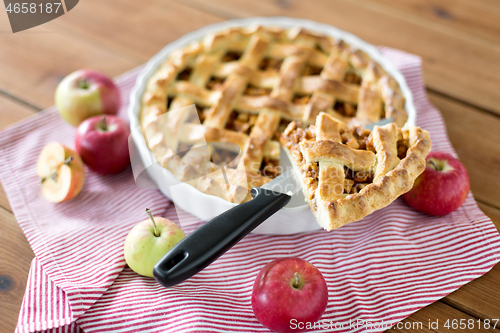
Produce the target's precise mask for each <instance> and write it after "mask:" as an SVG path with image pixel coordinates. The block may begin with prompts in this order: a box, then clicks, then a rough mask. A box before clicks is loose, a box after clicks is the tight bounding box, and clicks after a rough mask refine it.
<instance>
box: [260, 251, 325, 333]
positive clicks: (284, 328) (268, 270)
mask: <svg viewBox="0 0 500 333" xmlns="http://www.w3.org/2000/svg"><path fill="white" fill-rule="evenodd" d="M327 303H328V289H327V287H326V282H325V279H324V277H323V275H322V274H321V272H320V271H319V270H318V269H317V268H316V267H314V266H313V265H312V264H311V263H309V262H307V261H305V260H303V259H300V258H281V259H276V260H274V261H272V262H270V263H269V264H267V265H266V266H264V268H262V270H261V271H260V272H259V274H258V275H257V278H256V279H255V283H254V285H253V291H252V308H253V312H254V314H255V317H257V319H258V320H259V321H260V323H261V324H262V325H264V326H266V327H267V328H269V329H270V330H271V331H275V332H280V333H281V332H303V331H304V330H305V329H306V325H307V323H309V324H311V323H314V322H316V321H318V320H319V318H320V317H321V316H322V315H323V312H325V309H326V305H327Z"/></svg>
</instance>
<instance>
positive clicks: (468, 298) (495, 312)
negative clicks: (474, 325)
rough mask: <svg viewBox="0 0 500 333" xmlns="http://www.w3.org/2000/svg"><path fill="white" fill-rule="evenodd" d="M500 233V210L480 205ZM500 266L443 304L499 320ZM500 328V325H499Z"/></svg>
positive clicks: (478, 315) (472, 282) (454, 294)
mask: <svg viewBox="0 0 500 333" xmlns="http://www.w3.org/2000/svg"><path fill="white" fill-rule="evenodd" d="M479 208H481V210H482V211H483V212H484V213H485V214H486V215H488V216H489V217H490V218H491V220H492V221H493V223H494V224H495V226H496V227H497V230H499V231H500V209H497V208H494V207H491V206H488V205H485V204H479ZM498 300H500V265H496V266H495V267H493V269H492V270H491V271H489V272H488V273H486V274H485V275H483V276H482V277H481V278H479V279H476V280H474V281H471V282H470V283H468V284H466V285H465V286H463V287H462V288H460V289H458V290H457V291H455V292H453V293H451V294H449V295H448V296H446V297H445V298H443V300H442V301H443V302H444V303H446V304H448V305H451V306H453V307H455V308H457V309H460V310H461V311H463V312H465V313H467V314H469V315H471V316H474V317H476V318H480V319H493V318H497V319H499V316H500V302H498ZM499 326H500V323H499Z"/></svg>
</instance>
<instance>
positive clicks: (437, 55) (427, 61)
mask: <svg viewBox="0 0 500 333" xmlns="http://www.w3.org/2000/svg"><path fill="white" fill-rule="evenodd" d="M436 1H437V0H436ZM183 3H189V4H191V5H193V6H195V7H197V8H202V9H203V10H206V11H208V12H210V13H213V14H217V15H220V16H223V17H226V18H235V17H245V16H275V15H283V16H290V17H300V18H307V19H311V20H314V21H318V22H321V23H327V24H331V25H334V26H336V27H338V28H340V29H343V30H347V31H349V32H352V33H354V34H356V35H358V36H359V37H361V38H362V39H364V40H366V41H368V42H370V43H372V44H375V45H385V46H390V47H394V48H398V49H401V50H404V51H407V52H410V53H414V54H418V55H420V56H421V57H422V58H423V68H424V73H425V80H426V84H427V86H428V87H430V88H432V89H433V90H436V91H439V92H441V93H444V94H447V95H450V96H453V97H455V98H457V99H460V100H464V101H467V102H469V103H471V104H475V105H478V106H480V107H483V108H486V109H488V110H491V111H492V112H495V113H497V114H500V94H498V93H497V92H498V91H499V90H500V61H498V59H500V45H499V44H497V43H494V42H491V41H490V40H487V39H484V38H482V37H481V35H480V34H471V33H470V32H463V31H460V30H458V29H453V27H450V26H448V25H447V24H446V23H442V22H441V20H439V21H437V22H436V21H435V20H434V19H431V18H428V17H425V16H422V15H419V14H418V12H417V13H416V12H415V10H413V9H412V8H411V7H409V8H407V10H401V9H399V8H397V7H396V6H391V5H388V4H385V3H379V2H376V1H375V0H334V1H329V0H322V1H315V2H314V3H311V2H309V1H290V0H281V1H266V0H255V1H248V2H245V3H244V4H243V3H242V2H239V1H234V0H212V1H203V0H189V1H188V2H186V1H183ZM391 3H392V2H391ZM468 3H469V4H470V5H472V4H473V3H474V2H473V1H469V2H468ZM474 20H475V21H481V20H482V18H481V17H480V16H479V17H474Z"/></svg>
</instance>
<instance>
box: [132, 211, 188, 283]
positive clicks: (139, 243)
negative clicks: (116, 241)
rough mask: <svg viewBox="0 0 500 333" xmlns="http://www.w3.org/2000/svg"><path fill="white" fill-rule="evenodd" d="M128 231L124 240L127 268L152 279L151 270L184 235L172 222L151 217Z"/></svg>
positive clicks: (148, 212)
mask: <svg viewBox="0 0 500 333" xmlns="http://www.w3.org/2000/svg"><path fill="white" fill-rule="evenodd" d="M146 213H147V214H148V215H149V220H145V221H142V222H141V223H139V224H137V225H136V226H135V227H133V228H132V230H130V232H129V234H128V236H127V239H126V240H125V246H124V254H125V261H126V262H127V264H128V266H129V267H130V268H131V269H132V270H133V271H134V272H136V273H137V274H140V275H143V276H149V277H153V268H154V267H155V265H156V263H157V262H158V261H159V260H160V259H161V258H163V256H164V255H165V254H166V253H167V252H168V251H170V249H171V248H173V247H174V245H176V244H177V243H179V242H180V241H181V240H182V239H183V238H184V237H186V235H185V234H184V231H182V229H181V228H179V227H178V226H177V224H175V223H174V222H172V221H170V220H167V219H165V218H163V217H153V215H152V214H151V211H150V210H149V209H147V208H146Z"/></svg>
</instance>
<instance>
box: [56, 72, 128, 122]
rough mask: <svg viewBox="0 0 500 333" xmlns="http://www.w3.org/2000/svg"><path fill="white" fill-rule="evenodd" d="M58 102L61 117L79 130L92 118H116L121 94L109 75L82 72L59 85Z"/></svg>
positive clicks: (68, 77) (72, 74)
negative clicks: (81, 124)
mask: <svg viewBox="0 0 500 333" xmlns="http://www.w3.org/2000/svg"><path fill="white" fill-rule="evenodd" d="M55 102H56V105H57V109H58V111H59V114H60V115H61V117H63V118H64V120H66V121H67V122H68V123H70V124H71V125H73V126H78V125H80V123H81V122H82V121H84V120H85V119H87V118H90V117H92V116H96V115H100V114H112V115H114V114H116V113H117V112H118V110H119V108H120V92H119V91H118V88H117V87H116V86H115V84H114V83H113V81H111V79H110V78H108V77H107V76H106V75H104V74H101V73H99V72H96V71H93V70H88V69H82V70H79V71H76V72H73V73H71V74H69V75H68V76H66V77H65V78H64V79H63V80H62V81H61V82H60V83H59V85H58V86H57V89H56V95H55Z"/></svg>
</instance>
